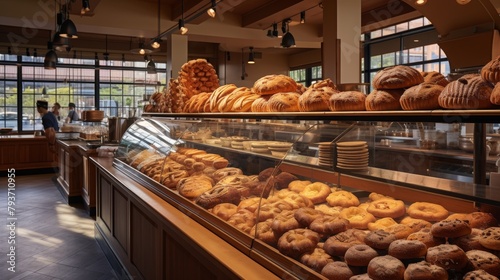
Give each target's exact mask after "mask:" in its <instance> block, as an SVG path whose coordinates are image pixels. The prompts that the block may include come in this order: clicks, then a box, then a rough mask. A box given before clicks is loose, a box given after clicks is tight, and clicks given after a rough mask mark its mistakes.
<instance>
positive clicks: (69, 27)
mask: <svg viewBox="0 0 500 280" xmlns="http://www.w3.org/2000/svg"><path fill="white" fill-rule="evenodd" d="M64 9H65V12H66V20H65V21H64V22H63V23H62V25H61V30H60V32H61V34H60V35H59V36H61V37H63V38H69V39H76V38H78V32H77V30H76V25H75V23H74V22H73V21H72V20H71V19H70V18H69V4H68V2H67V1H66V5H65V8H64Z"/></svg>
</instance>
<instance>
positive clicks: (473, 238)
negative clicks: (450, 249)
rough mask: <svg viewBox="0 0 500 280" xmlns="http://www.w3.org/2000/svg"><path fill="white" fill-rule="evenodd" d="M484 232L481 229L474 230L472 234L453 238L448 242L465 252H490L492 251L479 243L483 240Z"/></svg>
mask: <svg viewBox="0 0 500 280" xmlns="http://www.w3.org/2000/svg"><path fill="white" fill-rule="evenodd" d="M482 232H483V230H481V229H478V228H473V229H472V231H471V233H470V234H468V235H464V236H461V237H458V238H451V239H448V241H449V242H450V243H451V244H455V245H457V246H458V247H460V248H461V249H462V250H464V251H465V252H467V251H470V250H483V251H489V250H490V249H487V248H485V247H484V246H483V245H481V243H480V242H479V239H480V238H481V233H482ZM443 240H444V238H443ZM443 243H444V242H443Z"/></svg>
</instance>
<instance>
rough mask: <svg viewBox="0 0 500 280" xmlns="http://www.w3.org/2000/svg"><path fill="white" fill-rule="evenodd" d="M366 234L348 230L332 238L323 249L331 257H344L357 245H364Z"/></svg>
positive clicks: (360, 231)
mask: <svg viewBox="0 0 500 280" xmlns="http://www.w3.org/2000/svg"><path fill="white" fill-rule="evenodd" d="M365 237H366V233H365V232H364V231H362V230H359V229H352V228H351V229H348V230H346V231H344V232H340V233H338V234H336V235H333V236H330V237H329V238H328V239H327V240H326V241H325V244H323V249H325V252H327V253H328V254H329V255H330V256H339V257H343V256H344V255H345V252H346V251H347V249H349V248H350V247H351V246H354V245H357V244H364V243H363V241H364V240H365Z"/></svg>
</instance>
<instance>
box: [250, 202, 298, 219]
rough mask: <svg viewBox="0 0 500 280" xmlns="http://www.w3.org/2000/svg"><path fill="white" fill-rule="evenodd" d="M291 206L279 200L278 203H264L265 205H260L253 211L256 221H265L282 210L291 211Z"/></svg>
mask: <svg viewBox="0 0 500 280" xmlns="http://www.w3.org/2000/svg"><path fill="white" fill-rule="evenodd" d="M292 209H293V206H292V205H291V204H290V203H288V202H286V201H284V200H282V199H280V200H278V201H274V202H270V200H268V201H266V203H264V204H262V205H261V206H260V208H257V209H256V210H255V215H256V216H257V221H259V222H261V221H265V220H267V219H272V218H274V217H276V215H278V214H279V213H281V211H283V210H292Z"/></svg>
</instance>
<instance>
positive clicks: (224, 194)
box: [195, 185, 240, 209]
mask: <svg viewBox="0 0 500 280" xmlns="http://www.w3.org/2000/svg"><path fill="white" fill-rule="evenodd" d="M195 202H196V204H198V205H200V206H201V207H203V208H205V209H209V208H213V207H214V206H215V205H217V204H220V203H223V202H228V203H233V204H236V205H237V204H238V203H239V202H240V193H239V192H238V190H237V189H236V188H235V187H231V186H225V185H221V186H217V187H215V188H212V189H210V190H208V191H206V192H204V193H202V194H201V195H200V196H198V197H197V198H196V200H195Z"/></svg>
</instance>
